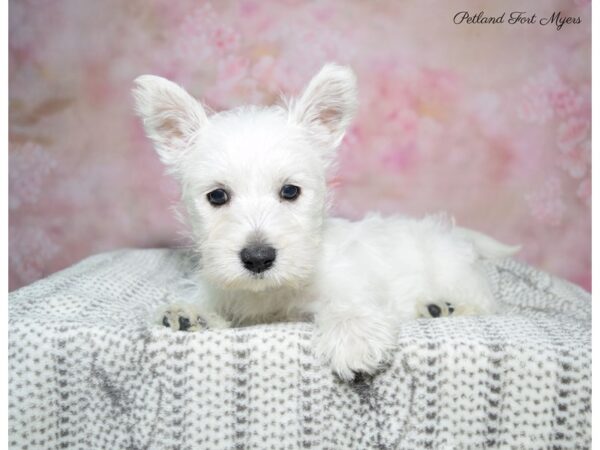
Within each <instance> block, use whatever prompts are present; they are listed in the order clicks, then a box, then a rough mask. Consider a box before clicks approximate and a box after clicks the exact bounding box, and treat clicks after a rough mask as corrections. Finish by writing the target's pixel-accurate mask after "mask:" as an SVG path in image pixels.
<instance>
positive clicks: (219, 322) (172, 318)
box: [157, 303, 229, 331]
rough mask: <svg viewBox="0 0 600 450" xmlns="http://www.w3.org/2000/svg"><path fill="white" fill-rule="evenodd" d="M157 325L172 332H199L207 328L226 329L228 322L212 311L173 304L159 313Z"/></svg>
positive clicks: (193, 306)
mask: <svg viewBox="0 0 600 450" xmlns="http://www.w3.org/2000/svg"><path fill="white" fill-rule="evenodd" d="M157 317H158V319H157V321H158V323H159V324H161V325H163V326H165V327H168V328H171V329H172V330H174V331H201V330H206V329H209V328H227V327H229V322H227V321H226V320H225V319H223V318H222V317H221V316H220V315H218V314H216V313H214V312H212V311H203V310H201V309H200V308H199V307H197V306H195V305H187V304H182V303H179V304H173V305H169V306H167V307H165V308H163V309H161V310H160V311H159V313H158V314H157Z"/></svg>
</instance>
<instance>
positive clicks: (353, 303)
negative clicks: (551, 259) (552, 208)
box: [134, 64, 515, 379]
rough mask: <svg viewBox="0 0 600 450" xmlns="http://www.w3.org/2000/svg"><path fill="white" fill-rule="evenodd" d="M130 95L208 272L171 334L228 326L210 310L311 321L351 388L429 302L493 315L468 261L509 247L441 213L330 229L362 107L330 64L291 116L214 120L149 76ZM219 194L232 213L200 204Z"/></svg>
mask: <svg viewBox="0 0 600 450" xmlns="http://www.w3.org/2000/svg"><path fill="white" fill-rule="evenodd" d="M136 84H137V87H136V89H135V91H134V95H135V99H136V106H137V111H138V114H139V115H140V116H141V118H142V119H143V122H144V126H145V129H146V132H147V134H148V137H149V138H150V139H151V140H152V141H153V142H154V145H155V147H156V150H157V152H158V154H159V155H160V158H161V160H162V161H163V162H164V163H165V164H166V165H167V167H168V170H169V172H170V173H172V174H173V176H174V177H175V178H176V179H177V180H178V181H179V182H180V184H181V187H182V204H183V206H184V208H185V211H186V217H187V221H188V224H189V227H190V230H191V233H192V238H193V241H194V243H195V246H196V250H197V251H198V252H199V254H200V255H201V261H202V263H201V266H200V267H199V270H198V285H199V288H198V294H197V298H196V299H194V301H195V306H194V311H190V306H189V305H188V306H184V307H182V306H181V305H175V306H173V307H172V308H170V309H169V311H167V313H166V314H170V316H169V318H170V319H168V320H169V323H170V324H171V326H172V327H173V328H175V329H177V325H176V324H175V325H173V321H172V319H173V317H177V316H178V315H179V316H183V317H191V318H192V320H193V321H195V320H196V319H197V317H198V314H200V316H207V317H208V320H207V321H206V322H208V325H209V326H210V325H211V323H216V324H217V325H216V326H224V324H226V323H227V322H225V321H218V320H216V321H215V320H214V317H215V316H214V313H218V314H219V315H220V316H222V317H224V318H225V319H226V320H227V321H231V322H232V323H233V324H241V325H243V324H254V323H261V322H271V321H280V320H301V319H304V318H306V317H314V321H315V324H316V327H317V333H316V343H315V348H316V351H317V353H318V354H319V355H320V356H322V357H323V358H324V359H325V360H326V361H328V362H329V363H330V364H331V367H332V368H333V370H334V371H335V372H336V373H337V374H338V375H339V376H340V377H342V378H343V379H350V378H352V376H353V374H354V372H368V373H372V372H374V371H375V370H376V369H377V368H378V367H379V366H380V365H381V364H382V363H383V362H385V361H386V359H387V358H388V356H389V352H390V350H391V349H392V348H393V346H394V343H395V336H396V331H397V329H398V327H400V326H402V321H404V320H409V319H413V318H416V317H421V316H424V315H427V305H429V304H437V305H441V306H440V307H441V308H446V306H445V305H446V304H450V305H452V307H453V308H454V310H455V314H480V313H489V312H491V311H493V298H492V295H491V293H490V290H489V287H488V285H487V282H486V280H485V278H484V277H483V276H482V274H480V273H479V271H478V269H477V266H476V264H475V262H476V260H477V259H478V258H479V257H486V258H491V257H502V256H507V255H509V254H512V252H513V251H514V250H515V249H514V248H509V247H507V246H504V245H502V244H500V243H498V242H496V241H494V240H493V239H492V238H490V237H487V236H484V235H482V234H480V233H476V232H474V231H471V230H464V229H461V228H455V227H454V225H453V223H452V222H451V220H449V219H447V218H445V217H443V216H437V217H428V218H425V219H423V220H414V219H408V218H401V217H390V218H386V219H384V218H381V217H379V216H378V215H369V216H367V217H366V218H365V219H364V220H362V221H360V222H349V221H347V220H343V219H335V218H327V215H326V213H327V207H328V204H329V201H328V193H327V189H326V178H327V174H328V168H329V167H330V166H331V163H332V162H333V159H334V155H335V150H336V148H337V147H338V145H339V143H340V142H341V140H342V138H343V136H344V132H345V130H346V128H347V126H348V125H349V123H350V121H351V120H352V117H353V115H354V112H355V110H356V107H357V90H356V78H355V76H354V74H353V73H352V71H351V70H350V69H348V68H345V67H341V66H337V65H334V64H328V65H326V66H325V67H323V69H322V70H321V71H320V72H319V73H318V74H317V75H316V76H315V77H314V78H313V79H312V80H311V81H310V83H309V85H308V87H307V88H306V89H305V91H304V93H303V94H302V95H301V96H300V97H299V98H298V99H294V100H291V101H289V102H288V103H287V105H286V106H274V107H268V108H267V107H254V106H250V107H241V108H237V109H234V110H231V111H225V112H221V113H218V114H214V115H212V116H211V117H208V116H207V114H206V112H205V110H204V108H203V107H202V106H201V104H200V103H198V102H197V101H196V100H194V99H193V98H192V97H191V96H190V95H189V94H187V93H186V92H185V91H184V90H183V89H182V88H181V87H179V86H177V85H176V84H174V83H172V82H170V81H167V80H165V79H162V78H160V77H155V76H150V75H144V76H142V77H139V78H138V79H137V80H136ZM284 184H294V185H297V186H300V187H301V195H300V197H299V198H298V199H297V200H295V201H291V202H290V201H285V200H282V199H280V197H279V191H280V189H281V187H282V186H283V185H284ZM216 188H224V189H226V190H227V191H228V192H229V193H230V195H231V199H230V201H229V203H227V204H226V205H223V206H220V207H214V206H212V205H211V204H210V203H209V202H208V201H207V198H206V195H207V193H208V192H210V191H212V190H213V189H216ZM255 241H260V242H266V243H268V244H269V245H271V246H273V247H274V248H275V249H276V250H277V257H276V260H275V263H274V265H273V267H272V268H271V269H269V270H267V271H266V272H263V273H261V274H259V275H257V274H253V273H251V272H250V271H248V270H247V269H245V268H244V266H243V264H242V263H241V260H240V252H241V250H242V249H243V248H244V247H246V246H247V245H248V244H249V243H251V242H255ZM444 311H445V313H447V312H448V311H447V309H444ZM194 323H195V322H194ZM201 328H203V326H198V327H193V329H201Z"/></svg>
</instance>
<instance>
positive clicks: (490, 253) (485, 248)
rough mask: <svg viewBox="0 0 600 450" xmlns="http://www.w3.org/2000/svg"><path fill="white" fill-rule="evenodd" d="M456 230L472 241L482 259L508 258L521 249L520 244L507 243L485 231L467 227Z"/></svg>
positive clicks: (455, 230)
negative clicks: (484, 232) (481, 231)
mask: <svg viewBox="0 0 600 450" xmlns="http://www.w3.org/2000/svg"><path fill="white" fill-rule="evenodd" d="M454 232H455V233H456V234H457V235H458V236H460V237H461V238H463V239H465V240H467V241H469V242H471V243H472V244H473V245H474V246H475V249H476V250H477V253H479V257H480V258H482V259H496V258H506V257H508V256H512V255H514V254H515V253H517V252H518V251H519V250H521V246H520V245H505V244H502V243H501V242H498V241H497V240H495V239H493V238H491V237H489V236H487V235H485V234H483V233H479V232H477V231H473V230H469V229H467V228H460V227H456V228H454Z"/></svg>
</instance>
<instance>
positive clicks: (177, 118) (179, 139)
mask: <svg viewBox="0 0 600 450" xmlns="http://www.w3.org/2000/svg"><path fill="white" fill-rule="evenodd" d="M134 83H135V88H134V89H133V96H134V99H135V109H136V113H137V114H138V116H140V117H141V119H142V122H143V124H144V129H145V130H146V135H147V136H148V137H149V138H150V139H151V140H152V142H153V143H154V147H155V148H156V151H157V153H158V155H159V157H160V159H161V161H162V162H163V163H164V164H166V165H167V166H169V167H171V168H175V167H176V166H177V164H178V162H179V161H180V159H181V157H182V156H183V155H184V154H185V152H186V151H187V149H188V148H189V144H190V141H191V139H193V137H194V136H195V135H196V133H197V132H198V130H200V128H202V127H203V126H204V125H205V124H206V122H207V121H208V118H207V116H206V112H205V111H204V108H203V107H202V105H201V104H200V103H199V102H198V101H196V99H194V98H193V97H192V96H191V95H190V94H188V93H187V92H186V91H185V89H183V88H182V87H180V86H178V85H177V84H175V83H173V82H172V81H169V80H167V79H165V78H161V77H157V76H154V75H142V76H140V77H138V78H136V79H135V81H134Z"/></svg>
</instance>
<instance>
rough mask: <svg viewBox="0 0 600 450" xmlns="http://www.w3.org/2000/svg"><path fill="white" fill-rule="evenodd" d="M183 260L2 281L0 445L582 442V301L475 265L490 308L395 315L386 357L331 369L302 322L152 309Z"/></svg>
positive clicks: (515, 268) (540, 279)
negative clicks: (250, 322)
mask: <svg viewBox="0 0 600 450" xmlns="http://www.w3.org/2000/svg"><path fill="white" fill-rule="evenodd" d="M190 261H191V258H190V257H188V256H187V255H186V254H185V253H184V252H182V251H176V250H122V251H117V252H112V253H105V254H101V255H97V256H94V257H91V258H88V259H86V260H84V261H82V262H81V263H79V264H77V265H75V266H73V267H71V268H69V269H66V270H64V271H62V272H59V273H57V274H54V275H52V276H50V277H48V278H46V279H44V280H41V281H39V282H37V283H34V284H32V285H30V286H28V287H25V288H22V289H20V290H18V291H15V292H13V293H11V294H10V298H9V324H10V329H9V370H10V372H9V389H10V392H9V432H10V435H9V443H10V446H11V448H15V449H16V448H28V449H36V448H39V449H59V448H68V449H86V450H89V449H300V448H311V449H410V450H414V449H420V448H431V449H470V448H473V449H475V448H502V449H504V448H515V449H517V448H518V449H528V450H529V449H542V448H544V449H546V448H555V449H556V448H589V446H590V440H591V437H590V434H591V422H590V421H591V412H590V410H591V406H590V401H591V400H590V398H591V302H590V296H589V294H587V293H586V292H585V291H583V290H581V289H579V288H578V287H576V286H574V285H572V284H569V283H567V282H565V281H561V280H559V279H556V278H554V277H552V276H550V275H548V274H546V273H543V272H540V271H538V270H535V269H533V268H531V267H529V266H526V265H523V264H521V263H518V262H516V261H513V260H503V261H499V262H496V263H491V262H488V263H485V270H486V271H487V273H488V274H489V277H490V279H491V280H492V284H493V288H494V292H495V294H496V296H497V297H498V299H499V300H500V301H501V302H502V308H501V312H500V314H498V315H495V316H489V317H450V318H438V319H418V320H414V321H410V322H406V323H401V324H399V325H398V326H399V336H398V345H397V350H396V352H395V356H394V359H393V361H392V363H391V365H390V366H389V367H387V368H386V369H385V370H384V371H382V372H381V373H379V374H377V375H376V376H374V377H372V378H365V379H362V380H358V381H355V382H353V383H344V382H341V381H339V380H338V379H337V378H336V377H335V376H334V375H332V373H331V372H330V370H329V368H328V367H327V366H324V365H322V364H320V363H319V362H317V360H316V359H315V358H314V357H313V355H312V353H311V338H312V334H313V326H312V324H310V323H281V324H275V325H261V326H253V327H246V328H236V329H227V330H218V331H205V332H198V333H186V332H174V331H171V330H170V329H167V328H163V327H161V326H157V325H155V324H153V323H151V321H150V317H152V314H153V312H154V311H155V309H156V308H157V307H158V306H159V305H162V304H164V303H167V302H170V301H173V300H174V299H175V298H179V299H181V297H182V296H185V292H186V290H185V287H186V284H189V283H186V280H188V279H190V278H191V276H192V269H191V268H192V263H191V262H190Z"/></svg>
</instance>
